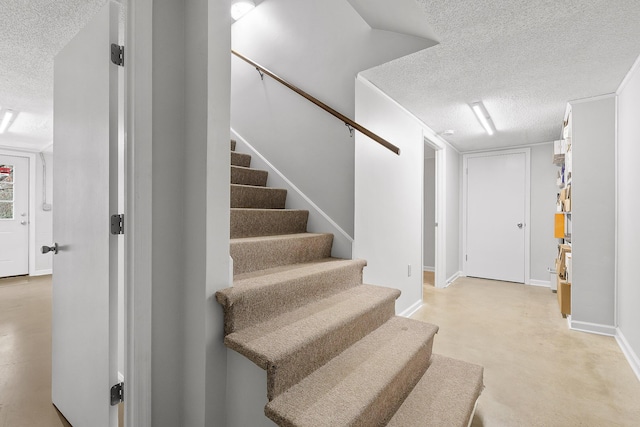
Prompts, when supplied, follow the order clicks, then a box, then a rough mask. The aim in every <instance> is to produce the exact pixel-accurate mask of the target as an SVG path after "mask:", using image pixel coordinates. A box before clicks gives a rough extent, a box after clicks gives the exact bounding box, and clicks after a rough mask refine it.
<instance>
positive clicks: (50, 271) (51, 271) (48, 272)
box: [32, 268, 53, 276]
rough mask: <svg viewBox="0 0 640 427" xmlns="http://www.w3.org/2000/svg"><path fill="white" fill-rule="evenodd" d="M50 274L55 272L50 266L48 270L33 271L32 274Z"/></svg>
mask: <svg viewBox="0 0 640 427" xmlns="http://www.w3.org/2000/svg"><path fill="white" fill-rule="evenodd" d="M48 274H53V269H51V268H49V269H46V270H36V271H34V272H33V274H32V276H46V275H48Z"/></svg>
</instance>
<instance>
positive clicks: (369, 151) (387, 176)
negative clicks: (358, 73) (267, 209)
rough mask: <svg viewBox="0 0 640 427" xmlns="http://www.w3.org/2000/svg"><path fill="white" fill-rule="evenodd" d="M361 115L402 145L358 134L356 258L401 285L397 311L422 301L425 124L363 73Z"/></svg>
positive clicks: (368, 274)
mask: <svg viewBox="0 0 640 427" xmlns="http://www.w3.org/2000/svg"><path fill="white" fill-rule="evenodd" d="M356 120H357V121H358V122H359V123H362V124H363V125H364V126H366V127H368V128H369V129H371V130H372V131H373V132H375V133H377V134H378V135H380V136H381V137H383V138H385V139H387V140H388V141H389V142H391V143H392V144H395V145H397V146H398V147H400V150H401V153H400V156H397V155H395V154H394V153H392V152H391V151H389V150H387V149H386V148H384V147H382V146H380V145H378V144H376V143H374V142H372V141H371V140H370V139H369V138H367V137H365V136H362V135H357V136H356V151H355V242H354V250H353V252H354V258H364V259H366V260H367V267H366V268H365V269H364V281H365V283H369V284H375V285H383V286H388V287H392V288H397V289H400V291H401V292H402V295H401V296H400V298H399V299H398V301H397V302H396V312H398V313H402V312H405V311H406V310H409V309H411V308H413V307H415V306H416V305H419V304H421V302H422V268H421V266H422V250H421V248H422V238H423V234H422V226H423V222H422V199H423V196H424V193H423V186H424V181H423V175H422V174H423V168H424V155H423V153H424V142H423V141H424V140H423V129H422V126H421V124H420V123H419V122H418V121H417V120H416V118H415V117H413V116H411V115H410V114H408V113H407V112H406V111H405V110H403V109H402V108H401V107H399V106H398V105H397V104H395V103H394V102H392V101H391V100H390V99H389V98H387V97H386V96H384V95H383V94H382V93H381V92H380V91H379V90H378V89H377V88H375V87H373V85H371V84H370V83H369V82H367V81H365V80H363V79H361V78H358V79H357V80H356ZM408 266H411V271H412V274H411V276H409V275H408Z"/></svg>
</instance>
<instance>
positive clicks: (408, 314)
mask: <svg viewBox="0 0 640 427" xmlns="http://www.w3.org/2000/svg"><path fill="white" fill-rule="evenodd" d="M420 308H422V300H418V301H416V302H414V303H413V304H412V305H411V306H410V307H409V308H407V309H406V310H404V311H403V312H402V313H400V314H398V316H401V317H411V316H412V315H413V314H414V313H415V312H416V311H418V310H420Z"/></svg>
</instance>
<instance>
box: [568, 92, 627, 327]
mask: <svg viewBox="0 0 640 427" xmlns="http://www.w3.org/2000/svg"><path fill="white" fill-rule="evenodd" d="M571 107H572V118H573V128H572V130H573V143H572V147H573V148H572V150H573V171H572V172H573V177H572V184H573V185H572V187H571V198H572V202H571V211H572V218H571V221H572V235H571V240H572V253H573V256H572V260H573V279H572V286H571V326H572V328H575V329H583V330H588V331H592V332H604V333H608V334H613V333H614V332H615V329H614V328H615V259H614V257H615V145H616V144H615V137H616V99H615V96H614V95H610V96H605V97H600V98H594V99H588V100H581V101H576V102H571Z"/></svg>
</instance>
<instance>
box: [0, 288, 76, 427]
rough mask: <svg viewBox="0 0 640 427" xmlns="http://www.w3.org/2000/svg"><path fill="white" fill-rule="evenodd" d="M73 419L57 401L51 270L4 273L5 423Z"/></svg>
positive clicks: (54, 423) (0, 326)
mask: <svg viewBox="0 0 640 427" xmlns="http://www.w3.org/2000/svg"><path fill="white" fill-rule="evenodd" d="M69 425H70V424H69V423H67V422H66V420H65V419H64V417H63V416H62V415H60V413H59V412H58V411H57V410H56V409H55V407H54V406H53V405H52V404H51V276H41V277H26V276H25V277H17V278H8V279H0V427H23V426H24V427H34V426H38V427H40V426H42V427H58V426H69Z"/></svg>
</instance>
